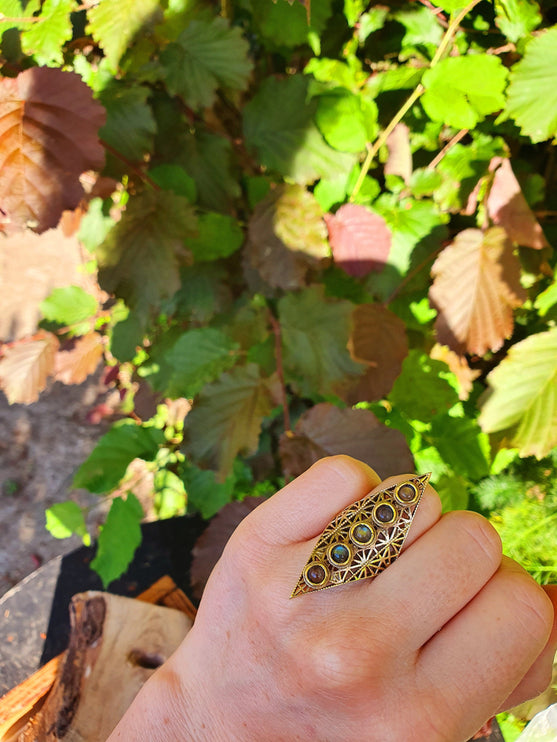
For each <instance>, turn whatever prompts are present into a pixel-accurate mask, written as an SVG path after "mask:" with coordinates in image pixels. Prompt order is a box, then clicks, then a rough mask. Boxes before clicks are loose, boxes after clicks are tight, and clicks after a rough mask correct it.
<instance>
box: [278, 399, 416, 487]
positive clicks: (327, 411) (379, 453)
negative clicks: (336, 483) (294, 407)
mask: <svg viewBox="0 0 557 742" xmlns="http://www.w3.org/2000/svg"><path fill="white" fill-rule="evenodd" d="M341 453H342V454H348V455H349V456H353V457H354V458H356V459H360V461H364V462H365V463H366V464H369V466H371V467H372V468H373V469H375V471H376V472H377V473H378V474H379V476H380V477H382V478H385V477H388V476H390V475H391V474H401V473H407V472H412V471H413V470H414V462H413V460H412V454H411V453H410V450H409V448H408V445H407V443H406V439H405V438H404V436H403V434H402V433H401V432H400V431H398V430H394V429H393V428H388V427H387V426H386V425H383V424H382V423H380V422H379V420H378V419H377V418H376V417H375V415H374V414H373V413H372V412H370V411H369V410H352V409H344V410H341V409H339V408H338V407H336V406H335V405H333V404H330V403H329V402H322V403H320V404H317V405H315V407H312V408H311V409H309V410H307V411H306V412H304V414H303V415H302V416H301V417H300V419H299V420H298V422H297V424H296V427H295V429H294V433H293V434H292V433H291V434H290V435H287V434H285V435H283V436H282V438H281V441H280V458H281V461H282V467H283V471H284V474H285V475H286V476H287V477H297V476H299V475H300V474H302V472H304V471H306V469H307V468H308V467H310V466H311V465H312V464H313V463H315V462H316V461H317V460H318V459H321V458H323V456H331V455H333V454H341Z"/></svg>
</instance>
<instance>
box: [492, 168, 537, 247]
mask: <svg viewBox="0 0 557 742" xmlns="http://www.w3.org/2000/svg"><path fill="white" fill-rule="evenodd" d="M489 169H490V170H495V175H494V178H493V185H492V186H491V190H490V191H489V195H488V197H487V213H488V214H489V216H490V217H491V219H492V220H493V222H494V224H498V225H499V226H501V227H503V229H505V231H506V232H507V234H508V235H509V237H510V239H511V240H512V241H513V242H517V243H518V244H519V245H523V246H524V247H533V248H534V249H536V250H541V249H542V248H543V247H549V243H548V242H547V240H546V238H545V235H544V233H543V230H542V228H541V226H540V223H539V222H538V220H537V219H536V217H535V216H534V213H533V211H532V209H531V208H530V207H529V206H528V203H527V201H526V199H525V198H524V194H523V193H522V189H521V188H520V184H519V182H518V180H517V179H516V176H515V174H514V173H513V169H512V166H511V161H510V160H508V159H506V160H504V159H502V158H501V157H494V158H493V160H492V161H491V164H490V167H489Z"/></svg>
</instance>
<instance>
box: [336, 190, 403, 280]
mask: <svg viewBox="0 0 557 742" xmlns="http://www.w3.org/2000/svg"><path fill="white" fill-rule="evenodd" d="M325 221H326V223H327V228H328V230H329V242H330V243H331V250H332V251H333V258H334V260H335V263H336V264H337V265H338V266H339V268H342V270H343V271H344V272H345V273H348V274H349V275H350V276H356V277H359V276H365V275H366V274H367V273H369V272H370V271H380V270H383V268H384V267H385V263H386V261H387V258H388V256H389V251H390V249H391V231H390V229H389V227H388V226H387V223H386V222H385V220H384V219H383V217H382V216H379V214H373V213H372V212H371V211H369V209H366V207H365V206H360V205H358V204H344V206H341V207H340V209H339V210H338V211H337V212H336V214H325Z"/></svg>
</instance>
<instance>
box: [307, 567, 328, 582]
mask: <svg viewBox="0 0 557 742" xmlns="http://www.w3.org/2000/svg"><path fill="white" fill-rule="evenodd" d="M306 574H307V578H308V580H309V581H310V582H311V583H312V584H313V585H320V584H321V583H322V582H323V580H324V579H325V568H324V567H322V566H321V565H320V564H314V565H313V566H311V567H310V568H309V569H308V571H307V572H306Z"/></svg>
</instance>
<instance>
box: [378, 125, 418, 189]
mask: <svg viewBox="0 0 557 742" xmlns="http://www.w3.org/2000/svg"><path fill="white" fill-rule="evenodd" d="M387 149H388V150H389V156H388V157H387V162H386V163H385V175H398V176H399V177H400V178H402V180H403V181H404V182H405V183H406V184H408V183H409V182H410V178H411V177H412V150H411V149H410V129H409V128H408V127H407V126H406V124H397V125H396V126H395V128H394V129H393V131H392V132H391V133H390V134H389V136H388V138H387Z"/></svg>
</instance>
